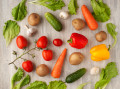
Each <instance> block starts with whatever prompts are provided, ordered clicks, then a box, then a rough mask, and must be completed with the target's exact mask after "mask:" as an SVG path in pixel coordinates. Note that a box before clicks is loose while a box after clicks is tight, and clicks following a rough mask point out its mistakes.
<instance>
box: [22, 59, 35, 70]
mask: <svg viewBox="0 0 120 89" xmlns="http://www.w3.org/2000/svg"><path fill="white" fill-rule="evenodd" d="M22 67H23V69H24V70H25V71H27V72H31V71H32V70H33V63H32V62H31V61H29V60H27V61H24V62H23V63H22Z"/></svg>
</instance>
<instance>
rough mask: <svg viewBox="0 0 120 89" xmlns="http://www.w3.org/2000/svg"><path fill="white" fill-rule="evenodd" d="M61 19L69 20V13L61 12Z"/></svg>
mask: <svg viewBox="0 0 120 89" xmlns="http://www.w3.org/2000/svg"><path fill="white" fill-rule="evenodd" d="M59 17H60V18H62V19H67V18H68V17H69V13H68V12H67V11H62V12H60V14H59Z"/></svg>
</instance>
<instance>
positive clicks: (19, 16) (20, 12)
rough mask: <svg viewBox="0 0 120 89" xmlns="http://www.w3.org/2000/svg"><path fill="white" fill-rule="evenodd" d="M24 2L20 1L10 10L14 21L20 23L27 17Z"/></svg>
mask: <svg viewBox="0 0 120 89" xmlns="http://www.w3.org/2000/svg"><path fill="white" fill-rule="evenodd" d="M25 3H26V0H22V1H21V2H20V3H19V4H18V5H17V6H16V7H14V8H13V9H12V16H13V17H14V20H16V21H21V20H23V19H24V18H25V17H26V15H27V7H26V6H25Z"/></svg>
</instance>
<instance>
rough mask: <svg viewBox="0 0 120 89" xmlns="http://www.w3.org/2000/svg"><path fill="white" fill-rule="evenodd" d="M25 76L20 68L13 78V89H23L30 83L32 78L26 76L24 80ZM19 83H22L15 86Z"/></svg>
mask: <svg viewBox="0 0 120 89" xmlns="http://www.w3.org/2000/svg"><path fill="white" fill-rule="evenodd" d="M23 76H24V72H23V70H22V69H21V68H18V70H17V72H16V73H15V74H14V75H13V77H12V78H11V89H21V87H23V86H25V85H27V84H29V83H30V76H29V75H26V76H25V77H24V78H23ZM22 78H23V79H22ZM21 79H22V80H21ZM20 80H21V81H20ZM17 81H20V82H19V83H18V84H16V85H15V83H16V82H17Z"/></svg>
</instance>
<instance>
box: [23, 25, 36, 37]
mask: <svg viewBox="0 0 120 89" xmlns="http://www.w3.org/2000/svg"><path fill="white" fill-rule="evenodd" d="M25 27H26V28H27V36H33V35H34V34H35V33H36V32H37V29H35V28H29V27H28V26H27V25H26V26H25Z"/></svg>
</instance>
